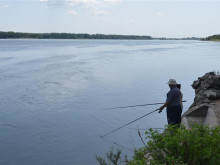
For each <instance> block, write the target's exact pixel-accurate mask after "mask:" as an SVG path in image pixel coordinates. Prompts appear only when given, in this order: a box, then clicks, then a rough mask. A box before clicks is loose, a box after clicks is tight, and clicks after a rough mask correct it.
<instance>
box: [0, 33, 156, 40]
mask: <svg viewBox="0 0 220 165" xmlns="http://www.w3.org/2000/svg"><path fill="white" fill-rule="evenodd" d="M0 39H126V40H151V39H153V38H152V37H151V36H138V35H105V34H74V33H20V32H1V31H0Z"/></svg>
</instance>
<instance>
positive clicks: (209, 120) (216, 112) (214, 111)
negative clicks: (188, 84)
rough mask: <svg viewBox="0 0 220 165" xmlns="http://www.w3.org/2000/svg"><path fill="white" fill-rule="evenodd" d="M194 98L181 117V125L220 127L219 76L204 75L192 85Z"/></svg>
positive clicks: (212, 74)
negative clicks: (194, 124)
mask: <svg viewBox="0 0 220 165" xmlns="http://www.w3.org/2000/svg"><path fill="white" fill-rule="evenodd" d="M192 87H193V89H195V94H196V96H195V98H194V102H193V104H192V105H191V106H190V108H189V110H188V111H186V112H185V113H184V114H183V115H182V124H184V125H185V126H186V127H188V128H190V125H191V124H193V123H199V124H206V125H209V126H216V125H220V118H219V116H220V75H216V74H215V73H214V72H209V73H206V74H205V75H204V76H202V77H199V78H198V80H196V81H194V82H193V84H192Z"/></svg>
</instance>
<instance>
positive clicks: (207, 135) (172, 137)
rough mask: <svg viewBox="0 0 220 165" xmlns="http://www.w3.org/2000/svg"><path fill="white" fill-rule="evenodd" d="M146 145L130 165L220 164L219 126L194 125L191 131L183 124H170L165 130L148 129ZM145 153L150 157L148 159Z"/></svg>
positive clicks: (136, 154)
mask: <svg viewBox="0 0 220 165" xmlns="http://www.w3.org/2000/svg"><path fill="white" fill-rule="evenodd" d="M145 134H146V135H147V137H146V138H147V139H149V141H148V143H147V148H146V149H145V150H143V149H141V150H139V151H136V152H135V156H134V159H133V160H132V161H130V162H129V165H137V164H138V161H140V162H139V164H138V165H142V164H147V163H146V162H149V164H155V165H157V164H167V165H184V164H187V165H217V164H220V127H214V128H209V127H207V126H201V125H194V126H193V127H192V129H191V130H187V129H186V128H185V127H184V126H181V127H180V128H177V127H175V126H167V128H166V130H165V131H164V133H162V134H161V133H159V132H158V131H157V130H153V129H149V130H148V131H146V132H145ZM146 152H147V153H148V154H149V155H150V157H151V159H148V160H147V159H145V162H143V160H144V155H145V154H146Z"/></svg>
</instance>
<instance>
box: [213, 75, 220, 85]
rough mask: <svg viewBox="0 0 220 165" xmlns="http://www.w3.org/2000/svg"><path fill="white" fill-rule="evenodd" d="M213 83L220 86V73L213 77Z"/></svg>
mask: <svg viewBox="0 0 220 165" xmlns="http://www.w3.org/2000/svg"><path fill="white" fill-rule="evenodd" d="M213 83H214V84H215V85H218V86H220V75H218V76H216V77H214V78H213Z"/></svg>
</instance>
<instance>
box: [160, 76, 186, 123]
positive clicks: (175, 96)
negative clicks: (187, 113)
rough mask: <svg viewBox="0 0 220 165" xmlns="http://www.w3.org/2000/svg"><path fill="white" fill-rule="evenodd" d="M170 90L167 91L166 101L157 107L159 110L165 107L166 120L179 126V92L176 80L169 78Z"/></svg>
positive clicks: (180, 109) (180, 111)
mask: <svg viewBox="0 0 220 165" xmlns="http://www.w3.org/2000/svg"><path fill="white" fill-rule="evenodd" d="M168 84H169V87H170V91H169V92H168V93H167V100H166V103H165V104H164V105H163V106H162V107H160V108H159V110H160V112H161V111H162V110H163V109H164V108H165V107H167V121H168V124H171V125H177V126H179V125H180V123H181V113H182V108H181V92H180V90H179V88H177V83H176V80H174V79H170V80H169V82H168Z"/></svg>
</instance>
